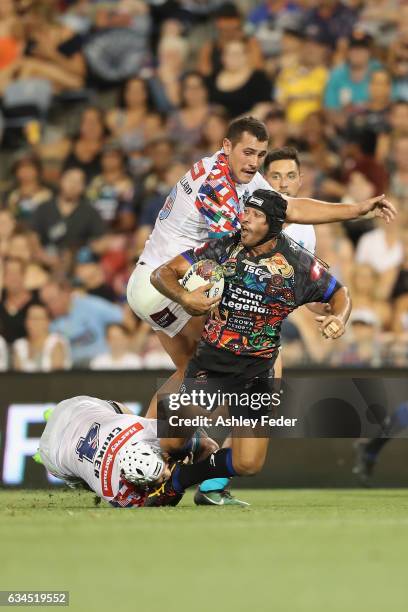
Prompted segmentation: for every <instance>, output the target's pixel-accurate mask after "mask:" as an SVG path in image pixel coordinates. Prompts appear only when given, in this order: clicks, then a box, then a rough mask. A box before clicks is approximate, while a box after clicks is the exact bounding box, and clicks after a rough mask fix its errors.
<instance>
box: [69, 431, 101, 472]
mask: <svg viewBox="0 0 408 612" xmlns="http://www.w3.org/2000/svg"><path fill="white" fill-rule="evenodd" d="M99 427H100V425H99V423H93V424H92V426H91V427H90V429H89V431H88V433H87V434H86V436H85V438H79V440H78V444H77V445H76V449H75V451H76V453H77V455H78V459H79V461H83V460H84V459H86V460H87V461H90V462H91V463H92V462H93V460H94V458H95V455H96V451H97V450H98V446H99Z"/></svg>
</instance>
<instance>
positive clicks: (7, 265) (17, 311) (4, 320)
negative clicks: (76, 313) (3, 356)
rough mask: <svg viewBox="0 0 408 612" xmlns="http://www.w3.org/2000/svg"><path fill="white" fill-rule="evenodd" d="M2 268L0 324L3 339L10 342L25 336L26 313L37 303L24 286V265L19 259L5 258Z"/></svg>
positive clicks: (35, 297)
mask: <svg viewBox="0 0 408 612" xmlns="http://www.w3.org/2000/svg"><path fill="white" fill-rule="evenodd" d="M3 268H4V270H3V291H2V293H1V300H0V326H1V328H2V330H3V337H4V339H5V340H6V342H7V343H8V344H11V343H13V342H14V341H15V340H18V338H23V337H24V336H25V334H26V331H25V318H26V314H27V311H28V309H29V308H30V306H32V305H33V304H37V303H38V296H37V294H36V292H35V291H29V290H28V289H27V288H26V286H25V272H26V266H25V264H24V262H23V261H22V260H21V259H11V258H9V259H6V261H5V262H4V266H3Z"/></svg>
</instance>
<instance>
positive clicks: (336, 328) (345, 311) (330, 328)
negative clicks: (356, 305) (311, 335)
mask: <svg viewBox="0 0 408 612" xmlns="http://www.w3.org/2000/svg"><path fill="white" fill-rule="evenodd" d="M329 304H330V308H331V314H329V315H327V316H319V317H316V321H317V322H318V324H319V329H320V331H321V333H322V336H323V337H324V338H331V339H333V340H334V339H336V338H340V336H342V335H343V334H344V332H345V330H346V323H347V321H348V318H349V316H350V312H351V298H350V294H349V291H348V289H347V287H340V288H339V289H337V291H335V292H334V293H333V295H332V297H331V299H330V300H329Z"/></svg>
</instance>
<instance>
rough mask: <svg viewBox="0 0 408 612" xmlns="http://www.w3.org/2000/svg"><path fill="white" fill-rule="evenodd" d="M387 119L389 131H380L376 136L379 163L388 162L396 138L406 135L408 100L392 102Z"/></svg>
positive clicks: (407, 131) (407, 133)
mask: <svg viewBox="0 0 408 612" xmlns="http://www.w3.org/2000/svg"><path fill="white" fill-rule="evenodd" d="M388 121H389V125H390V129H389V131H386V132H382V133H381V134H380V135H379V136H378V138H377V147H376V159H377V160H378V162H379V163H385V162H389V161H390V157H391V155H392V153H393V150H394V145H395V142H396V141H397V140H398V138H401V137H402V136H407V137H408V101H404V100H397V101H396V102H394V103H393V104H392V105H391V108H390V112H389V116H388Z"/></svg>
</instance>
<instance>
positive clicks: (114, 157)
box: [86, 142, 135, 232]
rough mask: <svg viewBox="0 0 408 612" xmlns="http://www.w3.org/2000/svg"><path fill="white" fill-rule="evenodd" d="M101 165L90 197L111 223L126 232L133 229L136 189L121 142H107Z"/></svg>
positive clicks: (91, 201) (113, 226)
mask: <svg viewBox="0 0 408 612" xmlns="http://www.w3.org/2000/svg"><path fill="white" fill-rule="evenodd" d="M101 166H102V173H101V174H100V175H99V176H96V177H95V178H94V179H93V181H92V182H91V183H90V185H89V187H88V189H87V191H86V195H87V198H88V200H89V202H90V203H91V204H92V206H93V207H94V208H95V209H96V210H97V211H98V212H99V214H100V216H101V217H102V219H103V220H104V221H105V223H106V224H107V225H108V226H110V227H112V228H113V229H116V230H119V231H124V232H125V231H129V230H132V229H133V228H134V225H135V213H134V195H135V194H134V192H135V189H134V184H133V181H132V179H131V177H130V176H129V174H128V173H127V169H126V157H125V155H124V153H123V151H122V149H121V147H120V146H119V144H117V143H114V142H112V143H108V144H106V145H105V147H104V149H103V152H102V156H101Z"/></svg>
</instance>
